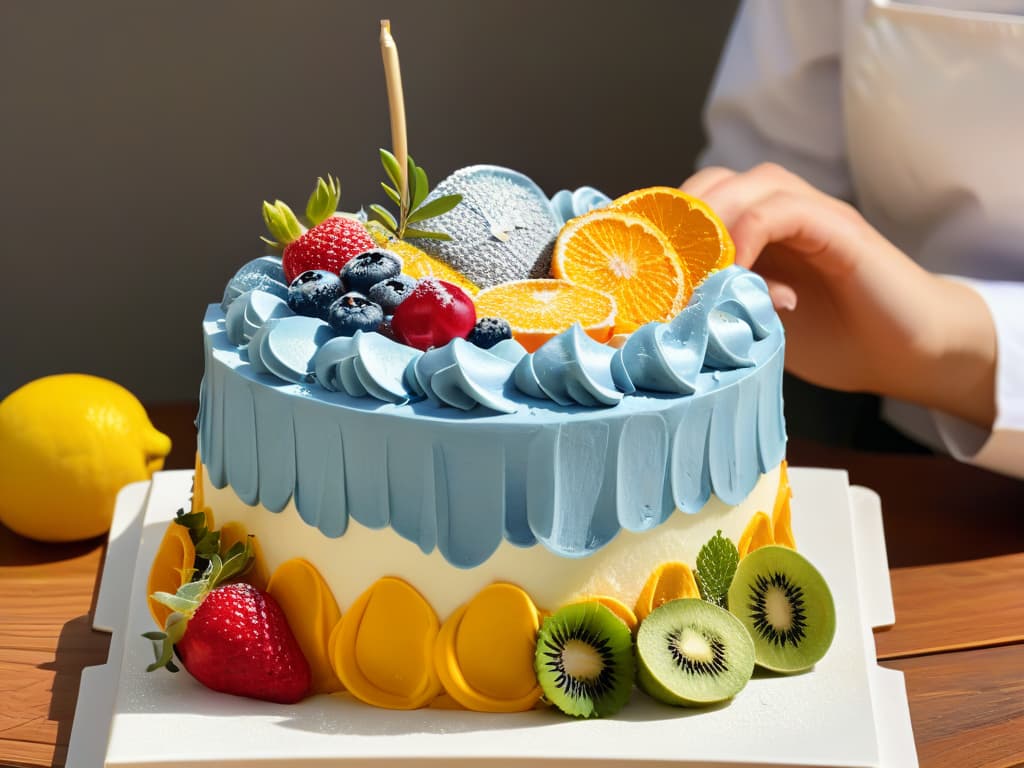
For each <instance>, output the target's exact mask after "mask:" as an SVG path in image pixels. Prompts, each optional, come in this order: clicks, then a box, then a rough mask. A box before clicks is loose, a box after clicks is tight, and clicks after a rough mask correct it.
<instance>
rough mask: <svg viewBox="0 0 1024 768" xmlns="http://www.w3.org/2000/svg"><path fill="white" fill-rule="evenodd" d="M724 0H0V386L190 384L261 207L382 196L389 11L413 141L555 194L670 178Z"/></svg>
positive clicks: (2, 391)
mask: <svg viewBox="0 0 1024 768" xmlns="http://www.w3.org/2000/svg"><path fill="white" fill-rule="evenodd" d="M735 5H736V4H735V2H723V1H722V0H706V2H696V1H695V0H694V1H692V2H691V1H689V0H687V1H684V0H634V1H633V2H630V3H628V4H627V3H622V2H619V1H618V0H515V1H514V2H502V3H498V2H481V1H480V0H476V1H475V2H474V1H471V0H446V1H444V2H437V1H433V2H426V1H425V0H419V1H418V2H416V1H413V0H406V1H398V0H394V1H392V2H341V1H340V0H332V1H328V0H299V1H298V2H270V0H248V1H245V2H243V1H242V0H237V1H236V2H216V1H214V0H208V1H205V2H202V1H199V0H194V1H192V2H160V3H158V2H152V1H145V2H143V1H140V0H98V1H97V0H90V1H89V2H81V3H78V2H70V0H66V1H63V2H56V1H53V0H51V1H49V2H47V1H45V0H44V1H43V2H33V1H31V0H0V168H2V175H0V179H2V185H0V264H2V268H3V279H2V280H0V339H2V341H0V344H2V346H3V355H2V358H0V359H2V360H3V363H2V367H0V397H2V396H4V395H6V394H7V393H8V392H9V391H11V390H13V389H14V388H16V387H18V386H20V385H21V384H23V383H25V382H27V381H29V380H31V379H33V378H36V377H38V376H42V375H45V374H49V373H56V372H64V371H84V372H88V373H94V374H98V375H102V376H106V377H108V378H112V379H114V380H116V381H118V382H120V383H122V384H124V385H125V386H127V387H128V388H129V389H131V390H132V391H134V392H135V393H136V394H137V395H138V396H139V397H140V398H141V399H143V400H146V401H150V402H153V401H162V400H183V399H192V398H195V397H196V396H197V392H198V385H199V378H200V376H201V374H202V353H201V348H200V334H199V324H200V320H201V318H202V314H203V311H204V307H205V305H206V304H207V303H209V302H211V301H217V300H219V298H220V295H221V291H222V289H223V286H224V283H225V281H226V280H227V278H228V277H229V276H230V275H231V274H232V273H233V272H234V271H235V269H237V267H239V266H240V265H241V264H242V263H244V262H245V261H247V260H248V259H250V258H253V257H255V256H257V255H259V254H260V253H261V250H262V249H261V244H260V241H259V236H260V235H261V234H263V224H262V220H261V218H260V213H259V212H260V203H261V201H262V200H263V199H264V198H269V199H273V198H276V197H280V198H282V199H284V200H286V201H289V202H290V203H292V204H293V206H295V207H299V206H301V205H303V204H304V201H305V199H306V196H307V195H308V193H309V191H310V189H311V188H312V182H313V180H314V179H315V177H316V176H318V175H321V174H325V173H328V172H331V173H334V174H337V175H339V176H340V177H341V182H342V207H343V208H346V209H349V210H354V209H357V208H358V207H359V206H360V205H362V204H365V203H370V202H385V201H384V199H383V193H382V192H381V191H380V188H379V186H378V182H379V180H380V179H381V171H380V168H379V165H378V162H377V148H378V147H380V146H389V145H390V133H389V124H388V113H387V99H386V93H385V89H384V75H383V69H382V66H381V60H380V52H379V47H378V31H379V24H378V22H379V19H381V18H383V17H390V18H391V20H392V23H393V29H394V34H395V38H396V40H397V42H398V46H399V51H400V54H401V60H402V75H403V79H404V84H405V94H406V108H407V115H408V124H409V142H410V149H411V151H412V153H413V155H414V156H415V157H416V159H417V161H418V162H419V163H420V164H421V165H423V166H425V167H426V169H427V171H428V172H429V173H430V175H431V178H432V180H434V181H439V180H440V179H441V178H442V177H443V176H444V175H446V174H447V173H449V172H450V171H452V170H454V169H456V168H458V167H460V166H463V165H468V164H471V163H480V162H486V163H495V164H500V165H506V166H508V167H511V168H514V169H516V170H519V171H522V172H524V173H526V174H527V175H529V176H531V177H532V178H533V179H534V180H536V181H537V183H538V184H540V185H541V186H542V187H543V188H544V189H545V190H546V191H548V192H549V193H553V192H554V191H556V190H557V189H559V188H561V187H575V186H579V185H582V184H592V185H594V186H597V187H599V188H601V189H603V190H604V191H606V192H608V193H609V194H611V195H617V194H620V193H623V192H626V191H629V190H630V189H634V188H638V187H642V186H648V185H652V184H677V183H679V182H680V181H682V180H683V179H684V178H685V177H686V176H687V175H688V174H689V173H690V171H691V170H692V167H693V162H694V158H695V156H696V154H697V152H698V151H699V149H700V147H701V145H702V142H703V138H702V134H701V124H700V108H701V104H702V102H703V100H704V97H705V94H706V92H707V88H708V86H709V83H710V80H711V77H712V75H713V72H714V67H715V64H716V62H717V59H718V56H719V53H720V51H721V47H722V44H723V42H724V39H725V35H726V33H727V31H728V26H729V22H730V20H731V18H732V15H733V13H734V11H735Z"/></svg>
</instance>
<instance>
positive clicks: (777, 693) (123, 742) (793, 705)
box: [67, 469, 917, 768]
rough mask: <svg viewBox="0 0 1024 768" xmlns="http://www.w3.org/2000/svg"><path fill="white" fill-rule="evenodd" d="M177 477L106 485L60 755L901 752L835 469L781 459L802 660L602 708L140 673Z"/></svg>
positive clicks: (855, 508) (901, 696)
mask: <svg viewBox="0 0 1024 768" xmlns="http://www.w3.org/2000/svg"><path fill="white" fill-rule="evenodd" d="M191 480H192V473H191V472H188V471H182V472H164V473H159V474H157V475H156V476H155V477H154V480H153V483H152V487H151V488H150V489H149V493H148V495H147V494H146V485H145V484H136V485H134V486H129V487H128V488H127V489H126V490H125V491H124V492H123V493H122V496H121V497H120V499H119V504H118V510H117V515H116V517H115V523H114V527H113V529H112V532H111V543H110V547H109V549H108V556H107V561H106V563H105V566H104V573H103V580H102V583H101V588H100V595H99V599H98V601H97V607H96V616H95V621H94V626H96V627H97V628H98V629H104V630H112V631H113V638H112V642H111V647H110V661H109V662H108V663H107V664H106V665H103V666H102V667H93V668H89V669H86V670H84V671H83V675H82V687H81V691H80V693H79V703H78V710H77V711H76V715H75V723H74V728H73V731H72V737H71V745H70V750H69V756H68V763H67V764H68V765H69V766H71V768H82V767H83V766H97V765H108V766H139V767H140V768H141V766H147V768H154V766H171V765H175V766H182V765H184V766H213V765H229V764H233V765H245V764H250V763H252V762H255V761H257V760H259V762H260V765H262V766H265V767H266V768H273V767H274V766H290V765H296V764H313V763H316V762H323V761H330V762H331V763H332V764H335V763H338V764H340V763H345V762H350V763H352V764H359V763H362V762H365V761H368V760H371V759H372V760H374V761H375V762H374V765H376V766H390V765H400V764H409V763H415V762H426V761H433V762H434V763H435V764H449V763H454V762H459V761H462V762H464V763H465V764H476V763H479V762H482V761H495V762H496V763H500V764H501V765H503V766H508V765H520V764H522V765H527V764H529V765H533V766H536V765H538V764H541V763H540V762H539V761H548V760H549V761H551V762H552V763H554V762H556V761H558V762H559V764H562V765H565V764H566V763H565V762H562V761H574V762H578V763H580V764H583V763H585V764H586V765H588V766H590V765H619V764H621V763H623V762H629V761H643V762H644V764H645V765H646V766H651V765H674V766H689V767H690V768H696V767H697V766H723V767H724V766H731V767H732V768H736V766H762V768H763V767H764V766H790V765H792V766H797V765H819V766H830V765H835V766H839V765H842V766H850V765H858V766H876V767H877V768H895V767H896V766H899V767H900V768H913V767H914V766H916V765H917V759H916V755H915V752H914V743H913V736H912V732H911V726H910V716H909V710H908V708H907V701H906V692H905V689H904V684H903V676H902V673H899V672H896V671H894V670H889V669H883V668H881V667H879V666H878V665H877V663H876V661H875V657H874V644H873V642H872V637H871V629H872V628H873V627H876V626H884V625H886V624H889V623H892V597H891V592H890V591H889V585H888V571H887V565H886V558H885V548H884V541H883V539H882V535H881V531H882V528H881V510H880V508H879V506H878V500H877V496H875V495H874V494H872V493H871V492H869V491H865V490H864V489H859V488H852V489H851V488H850V487H849V486H848V484H847V480H846V474H845V473H843V472H837V471H832V470H808V469H794V470H791V472H790V480H791V483H792V486H793V489H794V499H793V528H794V532H795V535H796V537H797V540H798V541H799V542H800V549H801V551H802V552H804V553H805V554H806V555H807V556H808V557H809V558H810V559H811V560H812V561H813V562H814V563H815V564H816V565H818V567H819V568H820V570H821V571H822V573H823V574H824V575H825V577H826V579H827V580H828V583H829V585H830V587H831V589H832V592H833V596H834V598H835V602H836V610H837V615H838V620H837V626H836V635H835V640H834V642H833V645H832V648H831V650H830V651H829V653H828V655H827V656H826V657H825V659H823V660H822V661H821V662H820V663H819V664H818V665H817V667H816V668H815V669H814V670H813V671H811V672H809V673H806V674H802V675H794V676H776V675H769V674H765V673H761V672H757V673H755V676H754V679H753V680H751V682H750V683H749V684H748V685H747V687H746V688H745V689H744V690H743V691H741V692H740V694H739V695H738V696H737V697H736V698H735V699H734V700H733V701H731V702H729V703H728V704H725V705H721V706H718V707H714V708H711V709H707V710H681V709H674V708H671V707H666V706H664V705H660V704H657V703H656V702H654V701H652V700H650V699H648V698H647V697H646V696H644V695H643V694H641V693H639V692H635V693H634V700H633V701H632V702H631V703H630V705H629V706H628V707H627V708H626V709H624V710H623V711H622V712H621V713H620V714H619V715H618V716H616V717H613V718H609V719H606V720H588V721H579V720H572V719H569V718H566V717H564V716H563V715H561V714H560V713H558V712H557V711H553V710H534V711H530V712H523V713H517V714H500V715H492V714H482V713H475V712H464V711H444V710H415V711H409V712H399V711H390V710H381V709H376V708H373V707H367V706H366V705H364V704H362V703H360V702H357V701H355V700H353V699H351V698H350V697H349V696H348V695H347V694H338V695H333V696H316V697H313V698H310V699H308V700H306V701H304V702H302V703H300V704H297V705H291V706H285V705H276V704H270V703H266V702H260V701H252V700H248V699H241V698H237V697H232V696H227V695H224V694H218V693H214V692H212V691H209V690H207V689H205V688H203V687H202V686H200V685H199V684H198V683H197V682H196V681H195V680H193V679H192V678H191V677H190V676H189V675H188V674H187V673H184V672H182V673H179V674H177V675H173V676H171V675H168V674H165V673H160V674H155V673H154V674H146V673H145V672H144V669H145V666H146V665H147V664H148V663H150V661H151V660H152V650H151V648H150V647H149V643H148V642H146V641H145V640H143V639H142V638H141V637H139V635H140V634H141V633H142V632H144V631H147V630H149V629H151V621H152V620H151V619H150V617H149V613H148V610H147V608H146V601H145V584H146V575H147V573H148V569H149V564H150V563H151V561H152V559H153V556H154V552H155V549H156V546H157V544H158V543H159V540H160V538H161V536H162V535H163V531H164V528H165V527H166V524H167V521H169V520H170V519H171V517H173V515H174V512H175V510H176V509H178V508H179V507H181V506H183V505H185V504H186V503H187V500H188V494H189V488H190V486H191ZM143 512H144V514H143ZM133 555H134V557H133ZM126 607H127V609H126ZM108 722H109V724H110V727H109V728H108V727H107V725H106V724H107V723H108ZM108 732H109V739H106V736H107V734H108ZM171 733H173V734H174V737H173V739H172V738H171V737H170V735H169V734H171Z"/></svg>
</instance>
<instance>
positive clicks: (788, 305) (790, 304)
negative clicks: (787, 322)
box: [776, 291, 796, 312]
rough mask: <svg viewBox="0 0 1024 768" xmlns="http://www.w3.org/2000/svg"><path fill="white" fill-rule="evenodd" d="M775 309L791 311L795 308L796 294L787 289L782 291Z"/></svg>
mask: <svg viewBox="0 0 1024 768" xmlns="http://www.w3.org/2000/svg"><path fill="white" fill-rule="evenodd" d="M776 309H784V310H786V311H787V312H792V311H793V310H794V309H796V294H795V293H791V292H789V291H785V292H783V294H782V295H781V296H779V302H778V304H777V305H776Z"/></svg>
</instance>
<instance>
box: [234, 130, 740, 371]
mask: <svg viewBox="0 0 1024 768" xmlns="http://www.w3.org/2000/svg"><path fill="white" fill-rule="evenodd" d="M380 157H381V163H382V165H383V167H384V170H385V173H386V176H387V181H386V182H384V183H382V185H381V186H382V187H383V189H384V191H385V193H386V194H387V197H388V198H389V199H390V200H391V202H392V203H394V204H395V205H396V206H397V208H398V211H397V214H396V213H392V212H391V211H389V210H388V209H387V208H385V207H384V206H382V205H377V204H374V205H370V206H369V208H368V210H367V211H359V212H358V213H343V212H339V211H338V210H337V208H338V203H339V199H340V194H341V188H340V185H339V183H338V180H337V179H336V178H334V177H333V176H327V177H326V178H320V179H318V180H317V183H316V185H315V188H314V190H313V193H312V194H311V195H310V197H309V200H308V202H307V203H306V207H305V211H304V214H303V215H302V216H301V218H300V217H299V216H297V215H296V214H295V213H294V212H293V210H292V209H291V208H290V207H289V206H288V205H287V204H286V203H284V202H282V201H280V200H277V201H275V202H273V203H270V202H265V203H264V204H263V219H264V222H265V223H266V226H267V229H268V230H269V231H270V234H271V236H272V238H264V240H265V242H266V243H267V244H268V245H269V246H271V247H272V248H274V249H276V250H278V251H280V253H281V256H280V268H281V270H282V271H283V274H284V282H285V283H286V289H287V290H286V296H287V305H288V308H289V309H290V310H291V312H293V313H294V314H297V315H303V316H307V317H313V318H318V319H320V320H322V321H324V322H325V323H327V324H329V326H330V328H331V329H332V331H333V333H334V334H336V335H338V336H353V335H354V334H355V333H356V332H357V331H361V332H364V333H368V332H379V333H382V334H384V335H386V336H388V337H390V338H391V339H393V340H395V341H398V342H400V343H402V344H405V345H407V346H410V347H413V348H416V349H419V350H423V351H426V350H428V349H431V348H436V347H443V346H445V345H446V344H448V343H449V342H451V341H452V340H453V339H464V340H467V341H469V342H470V343H472V344H476V345H477V346H479V347H480V348H482V349H490V348H491V347H492V346H493V345H494V344H496V343H497V342H498V341H500V340H503V339H506V338H509V336H511V337H512V338H514V339H515V340H516V341H518V342H519V343H520V344H521V345H522V346H523V348H525V350H526V351H527V352H533V351H535V350H537V349H539V348H540V347H541V346H543V345H544V344H545V343H546V342H548V341H549V340H551V339H552V338H553V337H555V336H557V335H558V334H560V333H563V332H565V331H567V330H568V329H569V328H570V327H571V326H572V325H573V324H575V323H579V324H580V326H581V328H582V330H583V331H584V332H585V333H586V334H587V335H589V336H590V337H591V338H593V339H594V340H595V341H598V342H601V343H605V342H608V341H609V340H610V339H612V337H613V336H614V335H616V334H628V333H631V332H632V331H634V330H635V329H636V328H638V327H639V326H641V325H644V324H645V323H649V322H662V321H666V320H670V319H671V318H673V317H674V316H675V315H676V314H678V313H679V312H680V311H681V310H682V309H683V308H684V307H685V306H686V303H687V301H688V300H689V297H690V295H691V293H692V291H693V288H694V286H695V285H697V284H698V283H699V282H700V281H702V280H703V279H704V278H705V277H706V276H707V275H709V274H711V273H712V272H715V271H717V270H719V269H722V268H724V267H727V266H729V265H730V264H731V263H732V261H733V254H734V248H733V245H732V242H731V240H730V239H729V236H728V233H727V232H726V231H725V229H724V227H723V226H722V224H721V222H720V221H719V220H718V219H717V218H716V217H715V215H714V213H713V212H711V211H710V209H708V208H707V206H706V205H704V204H703V203H702V202H701V201H699V200H696V199H694V198H691V197H689V196H687V195H685V194H684V193H682V192H680V191H679V190H676V189H672V188H669V187H652V188H650V189H644V190H639V191H637V192H632V193H630V194H628V195H626V196H624V197H621V198H619V199H617V200H610V201H609V200H608V198H605V197H604V196H602V195H601V194H600V193H599V192H597V191H596V190H591V189H590V188H585V190H586V191H587V192H588V193H587V194H586V195H571V194H569V193H568V192H566V191H564V190H563V191H562V192H560V193H558V194H557V195H555V197H554V198H552V199H549V198H548V197H547V196H545V195H544V193H543V192H542V191H541V190H540V189H539V188H538V187H537V186H536V185H535V184H534V183H533V182H532V181H530V180H529V179H528V178H526V177H525V176H523V175H522V174H519V173H516V172H514V171H509V170H507V169H504V168H498V167H496V166H487V165H482V166H472V167H469V168H463V169H461V170H459V171H456V172H455V173H454V174H452V175H451V176H449V177H448V178H446V179H445V180H443V181H442V182H441V184H440V185H438V188H437V189H436V190H434V191H433V192H431V191H430V188H429V182H428V178H427V174H426V172H425V171H424V169H423V168H422V167H421V166H419V165H417V164H416V163H415V162H414V161H413V159H412V158H411V157H409V158H408V161H407V165H406V173H405V178H404V179H403V177H402V174H401V173H400V165H399V161H398V160H397V159H396V158H395V156H394V155H392V154H391V153H390V152H388V151H386V150H380ZM403 181H404V182H405V186H404V187H403ZM403 189H404V191H405V193H404V194H403ZM577 198H579V205H581V206H583V209H582V210H581V211H579V212H578V215H569V217H568V220H567V221H564V223H562V222H563V220H564V219H565V217H566V216H567V215H568V214H574V213H577V211H576V210H575V209H574V208H573V206H574V205H576V204H577ZM273 258H274V257H270V256H268V257H263V259H260V260H257V261H259V262H261V263H260V264H256V262H250V264H247V265H246V266H245V267H243V269H242V270H240V271H239V273H238V275H236V277H235V278H234V279H233V281H232V282H233V284H235V286H236V287H235V289H234V293H236V294H237V293H241V292H242V291H243V290H244V289H245V288H249V287H250V286H251V287H252V289H255V290H266V289H269V290H273V287H272V286H269V287H268V286H267V283H268V281H272V280H273V277H272V264H269V263H267V261H268V260H272V259H273ZM229 291H231V286H229ZM226 300H227V295H226ZM275 311H277V310H275ZM278 312H279V311H278ZM478 321H479V322H478Z"/></svg>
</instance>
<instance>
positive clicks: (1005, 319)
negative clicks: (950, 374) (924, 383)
mask: <svg viewBox="0 0 1024 768" xmlns="http://www.w3.org/2000/svg"><path fill="white" fill-rule="evenodd" d="M955 279H956V280H958V281H959V282H963V283H965V284H967V285H970V286H971V287H972V288H974V290H976V291H977V292H978V293H979V294H980V295H981V297H982V299H984V301H985V303H986V304H987V305H988V308H989V311H990V312H991V313H992V320H993V322H994V324H995V328H996V345H997V346H996V349H997V356H996V391H995V400H996V419H995V423H994V424H993V425H992V431H991V432H989V431H987V430H984V429H980V428H979V427H976V426H974V425H973V424H970V423H968V422H966V421H963V420H962V419H958V418H956V417H954V416H950V415H949V414H946V413H940V412H938V411H932V418H933V420H934V423H935V428H936V429H937V430H938V433H939V436H940V437H941V439H942V442H943V444H944V445H945V447H946V450H948V451H949V453H950V455H952V456H953V457H955V458H957V459H959V460H961V461H966V462H969V463H971V464H977V465H979V466H982V467H986V468H988V469H993V470H996V471H997V472H1004V473H1006V474H1008V475H1013V476H1015V477H1024V283H1014V282H999V281H991V280H970V279H965V278H961V277H957V278H955Z"/></svg>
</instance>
